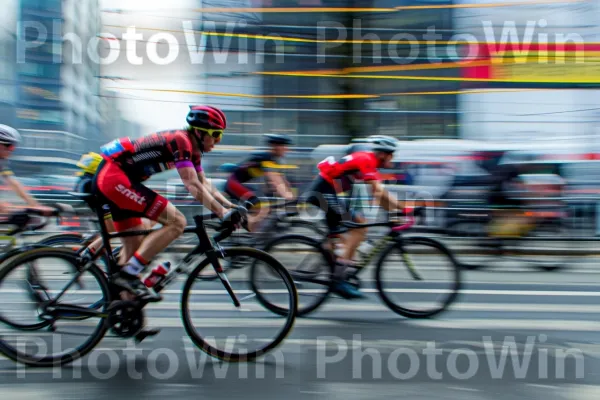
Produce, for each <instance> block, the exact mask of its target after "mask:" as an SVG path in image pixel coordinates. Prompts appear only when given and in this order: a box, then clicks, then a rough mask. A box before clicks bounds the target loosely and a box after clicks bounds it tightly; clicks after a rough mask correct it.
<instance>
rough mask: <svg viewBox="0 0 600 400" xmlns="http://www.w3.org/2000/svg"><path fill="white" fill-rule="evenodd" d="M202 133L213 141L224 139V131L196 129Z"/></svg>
mask: <svg viewBox="0 0 600 400" xmlns="http://www.w3.org/2000/svg"><path fill="white" fill-rule="evenodd" d="M194 129H197V130H199V131H202V132H206V133H208V135H209V136H210V137H212V138H213V139H220V138H222V137H223V129H205V128H194Z"/></svg>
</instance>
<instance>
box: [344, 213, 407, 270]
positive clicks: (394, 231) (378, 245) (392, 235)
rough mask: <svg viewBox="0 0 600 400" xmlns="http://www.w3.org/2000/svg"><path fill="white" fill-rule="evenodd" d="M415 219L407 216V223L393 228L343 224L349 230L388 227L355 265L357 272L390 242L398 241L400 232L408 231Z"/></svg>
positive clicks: (389, 225)
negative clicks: (384, 233)
mask: <svg viewBox="0 0 600 400" xmlns="http://www.w3.org/2000/svg"><path fill="white" fill-rule="evenodd" d="M415 222H416V221H415V218H414V217H413V216H412V215H411V216H408V221H407V222H405V223H404V224H402V225H396V226H394V225H393V224H392V223H391V222H374V223H367V224H359V223H356V222H343V223H342V225H343V226H345V227H347V228H349V229H360V228H372V227H382V226H387V227H390V228H391V229H390V231H389V233H387V234H386V235H384V236H383V237H382V238H381V239H379V240H377V241H376V242H375V245H374V246H373V248H372V249H371V251H370V252H369V253H368V254H366V255H364V256H363V257H361V259H360V261H359V262H358V264H356V266H355V267H356V268H357V269H358V270H362V269H364V268H365V267H366V266H367V265H369V263H370V262H371V261H373V259H374V258H375V257H376V256H377V255H378V254H379V253H380V252H381V250H383V248H384V247H385V246H387V245H388V244H389V243H390V242H391V241H393V240H396V241H398V240H399V239H398V238H399V237H400V232H402V231H405V230H407V229H410V228H411V227H412V226H413V225H414V224H415Z"/></svg>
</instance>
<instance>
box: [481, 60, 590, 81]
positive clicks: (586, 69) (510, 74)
mask: <svg viewBox="0 0 600 400" xmlns="http://www.w3.org/2000/svg"><path fill="white" fill-rule="evenodd" d="M492 79H502V80H510V81H512V82H539V83H598V84H600V62H585V63H565V64H557V63H544V64H542V63H524V64H513V63H506V64H496V65H493V66H492Z"/></svg>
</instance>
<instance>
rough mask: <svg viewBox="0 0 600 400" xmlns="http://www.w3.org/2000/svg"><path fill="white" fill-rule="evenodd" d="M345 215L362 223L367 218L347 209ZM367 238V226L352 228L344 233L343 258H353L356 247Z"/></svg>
mask: <svg viewBox="0 0 600 400" xmlns="http://www.w3.org/2000/svg"><path fill="white" fill-rule="evenodd" d="M346 216H347V217H349V218H350V219H351V220H352V221H354V222H356V223H359V224H364V223H366V222H367V219H366V218H365V217H364V216H363V215H362V214H361V213H358V212H354V211H350V210H348V212H347V214H346ZM366 238H367V228H359V229H352V230H351V231H350V232H348V233H347V234H346V238H345V240H344V244H345V246H346V248H345V249H344V258H345V259H346V260H353V259H354V256H355V254H356V249H358V246H360V244H361V243H362V242H363V241H364V240H365V239H366Z"/></svg>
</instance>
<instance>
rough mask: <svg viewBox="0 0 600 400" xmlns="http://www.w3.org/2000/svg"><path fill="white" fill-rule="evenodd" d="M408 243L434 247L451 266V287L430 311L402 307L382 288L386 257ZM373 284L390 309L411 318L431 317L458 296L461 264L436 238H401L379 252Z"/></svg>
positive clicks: (443, 309)
mask: <svg viewBox="0 0 600 400" xmlns="http://www.w3.org/2000/svg"><path fill="white" fill-rule="evenodd" d="M410 244H419V245H421V246H428V247H432V248H435V249H436V250H438V251H439V252H441V253H442V255H443V256H444V257H445V258H447V259H448V261H450V264H451V265H452V267H453V275H454V282H453V286H452V288H451V292H450V295H449V296H448V297H447V298H446V299H445V301H444V302H443V303H442V305H441V307H439V308H437V309H434V310H431V311H415V310H410V309H408V308H406V307H402V306H399V305H398V304H396V303H395V302H394V301H393V300H392V299H391V298H390V297H389V296H388V295H387V294H386V293H385V290H384V288H383V279H382V276H381V275H382V271H383V268H384V265H385V261H386V259H387V258H388V256H389V255H390V253H391V252H392V251H393V250H395V249H398V250H399V251H400V252H401V253H406V250H405V246H406V245H410ZM402 264H404V262H402ZM375 284H376V287H377V292H378V293H379V297H380V298H381V300H382V301H383V302H384V303H385V304H386V305H387V306H388V308H389V309H390V310H392V311H394V312H395V313H396V314H399V315H402V316H403V317H406V318H413V319H414V318H417V319H418V318H429V317H432V316H434V315H437V314H439V313H441V312H443V311H445V310H446V309H447V308H448V307H449V306H450V304H452V303H453V302H454V301H455V300H456V298H457V297H458V294H459V292H460V288H461V286H462V280H461V265H460V263H459V262H458V261H457V260H456V258H455V257H454V255H453V254H452V252H451V251H450V249H449V248H448V247H446V246H445V245H444V244H442V243H441V242H439V241H437V240H434V239H431V238H427V237H420V236H413V237H407V238H402V239H401V240H400V241H398V242H395V243H392V244H390V245H389V246H388V247H387V248H386V249H385V250H384V251H383V252H382V253H381V256H380V257H379V260H378V261H377V266H376V270H375Z"/></svg>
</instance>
